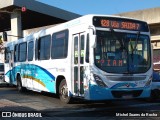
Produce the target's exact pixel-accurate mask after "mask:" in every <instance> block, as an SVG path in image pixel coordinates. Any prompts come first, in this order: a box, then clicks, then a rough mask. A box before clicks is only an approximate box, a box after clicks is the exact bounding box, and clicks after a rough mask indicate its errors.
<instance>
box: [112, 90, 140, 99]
mask: <svg viewBox="0 0 160 120" xmlns="http://www.w3.org/2000/svg"><path fill="white" fill-rule="evenodd" d="M142 92H143V90H134V91H112V94H113V96H114V97H115V98H122V97H123V96H125V95H131V96H132V97H138V96H140V95H141V93H142Z"/></svg>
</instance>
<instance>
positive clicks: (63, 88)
mask: <svg viewBox="0 0 160 120" xmlns="http://www.w3.org/2000/svg"><path fill="white" fill-rule="evenodd" d="M59 98H60V100H61V101H62V102H63V103H66V104H69V103H70V102H71V97H70V96H68V87H67V83H66V80H65V79H63V80H62V81H61V83H60V85H59Z"/></svg>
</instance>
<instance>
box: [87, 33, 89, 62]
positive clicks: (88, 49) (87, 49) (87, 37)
mask: <svg viewBox="0 0 160 120" xmlns="http://www.w3.org/2000/svg"><path fill="white" fill-rule="evenodd" d="M86 63H89V34H87V44H86Z"/></svg>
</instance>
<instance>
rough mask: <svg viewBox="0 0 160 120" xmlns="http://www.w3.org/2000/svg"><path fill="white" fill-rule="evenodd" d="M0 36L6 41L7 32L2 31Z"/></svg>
mask: <svg viewBox="0 0 160 120" xmlns="http://www.w3.org/2000/svg"><path fill="white" fill-rule="evenodd" d="M2 37H3V41H7V32H5V31H4V32H3V34H2Z"/></svg>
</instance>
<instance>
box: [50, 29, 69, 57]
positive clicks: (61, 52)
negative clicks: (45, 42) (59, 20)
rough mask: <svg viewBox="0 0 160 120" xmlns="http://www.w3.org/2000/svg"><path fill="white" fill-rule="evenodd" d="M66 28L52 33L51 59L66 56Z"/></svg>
mask: <svg viewBox="0 0 160 120" xmlns="http://www.w3.org/2000/svg"><path fill="white" fill-rule="evenodd" d="M68 33H69V31H68V30H63V31H60V32H57V33H53V35H52V53H51V57H52V59H62V58H66V57H67V55H68Z"/></svg>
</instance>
